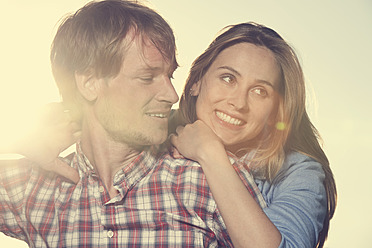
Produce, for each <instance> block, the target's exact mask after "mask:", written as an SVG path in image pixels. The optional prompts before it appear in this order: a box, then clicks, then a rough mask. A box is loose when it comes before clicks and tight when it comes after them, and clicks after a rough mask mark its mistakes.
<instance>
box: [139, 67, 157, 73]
mask: <svg viewBox="0 0 372 248" xmlns="http://www.w3.org/2000/svg"><path fill="white" fill-rule="evenodd" d="M158 70H160V67H151V66H144V67H141V68H138V70H137V72H154V71H158Z"/></svg>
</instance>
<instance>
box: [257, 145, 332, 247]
mask: <svg viewBox="0 0 372 248" xmlns="http://www.w3.org/2000/svg"><path fill="white" fill-rule="evenodd" d="M324 179H325V174H324V171H323V169H322V165H321V164H320V163H318V162H316V161H315V160H313V159H312V158H310V157H308V156H306V155H303V154H300V153H297V152H292V153H289V154H288V155H287V157H286V159H285V162H284V164H283V166H282V168H281V169H280V170H279V172H278V174H277V175H276V176H275V178H274V179H273V181H272V182H269V181H267V180H264V179H260V178H259V177H257V178H256V183H257V186H258V188H259V189H260V191H261V193H262V195H263V197H264V199H265V201H266V204H267V207H266V208H264V209H263V211H264V212H265V213H266V215H267V216H268V218H269V219H270V220H271V222H273V224H274V225H275V226H276V227H277V229H278V230H279V232H280V233H281V236H282V241H281V243H280V246H279V247H296V248H299V247H315V246H316V243H317V241H318V236H319V232H320V231H321V230H322V228H323V221H324V218H325V216H326V213H327V196H326V191H325V187H324V185H323V181H324Z"/></svg>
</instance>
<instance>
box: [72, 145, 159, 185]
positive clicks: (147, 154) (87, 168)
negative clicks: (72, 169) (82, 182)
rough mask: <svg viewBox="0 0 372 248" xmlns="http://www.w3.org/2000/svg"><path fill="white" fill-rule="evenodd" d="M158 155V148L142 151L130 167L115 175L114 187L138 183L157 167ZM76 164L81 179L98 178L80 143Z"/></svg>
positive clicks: (77, 147) (123, 168) (77, 148)
mask: <svg viewBox="0 0 372 248" xmlns="http://www.w3.org/2000/svg"><path fill="white" fill-rule="evenodd" d="M158 153H159V152H158V149H157V147H149V148H148V149H145V150H144V151H142V152H141V153H140V154H139V155H138V156H137V157H136V158H134V159H133V161H132V162H131V163H130V164H129V165H127V166H125V167H122V168H121V169H120V170H119V171H118V172H117V173H116V174H115V176H114V185H118V184H121V183H122V182H124V181H125V182H126V185H128V186H130V185H133V184H135V183H136V182H138V181H139V180H140V179H142V178H143V177H144V176H145V175H147V174H148V172H149V171H150V170H151V169H152V168H153V167H154V166H155V165H156V161H157V156H158ZM75 163H76V166H77V167H78V170H79V174H80V177H82V176H83V175H92V176H98V175H97V174H96V172H95V169H94V166H93V165H92V164H91V163H90V161H89V159H88V158H87V157H86V156H85V154H84V153H83V151H82V149H81V143H80V142H78V143H76V156H75Z"/></svg>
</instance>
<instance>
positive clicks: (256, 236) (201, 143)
mask: <svg viewBox="0 0 372 248" xmlns="http://www.w3.org/2000/svg"><path fill="white" fill-rule="evenodd" d="M171 141H172V143H173V145H174V146H175V147H176V148H177V149H178V150H179V151H180V152H181V153H182V154H183V155H184V156H185V157H187V158H190V159H192V160H195V161H197V162H199V164H200V165H201V166H202V168H203V171H204V173H205V175H206V178H207V180H208V184H209V187H210V189H211V191H212V194H213V197H214V198H215V200H216V203H217V205H218V209H219V210H220V212H221V215H222V217H223V219H224V221H225V224H226V226H227V229H228V232H229V235H230V237H231V239H232V241H233V243H234V246H235V247H278V246H279V244H280V242H281V234H280V232H279V231H278V229H277V228H276V227H275V226H274V224H273V223H272V222H271V221H270V219H269V218H268V217H267V216H266V214H265V213H264V212H263V211H262V209H261V207H260V206H259V205H258V204H257V203H256V201H255V200H254V198H253V197H252V196H251V194H250V193H249V192H248V190H247V189H246V187H245V186H244V184H243V182H242V181H241V180H240V178H239V176H238V174H237V173H236V172H235V169H234V168H233V167H232V165H231V164H230V161H229V159H228V157H227V155H226V151H225V148H224V146H223V144H222V143H221V141H220V140H219V139H218V137H217V136H216V135H215V134H214V133H213V132H212V131H211V130H210V129H209V128H208V127H207V126H206V125H205V124H204V123H203V122H202V121H196V122H195V123H193V124H189V125H186V126H185V127H184V128H183V127H179V128H177V136H176V135H173V136H172V137H171Z"/></svg>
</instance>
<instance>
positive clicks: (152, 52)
mask: <svg viewBox="0 0 372 248" xmlns="http://www.w3.org/2000/svg"><path fill="white" fill-rule="evenodd" d="M125 50H126V51H125V55H124V61H123V62H124V64H127V63H134V62H135V61H136V62H137V63H136V64H135V67H136V68H137V71H144V72H148V71H158V70H164V69H165V67H166V68H167V70H169V71H172V72H173V71H174V70H175V69H176V68H177V65H176V62H175V61H171V59H170V58H167V57H165V56H164V54H163V53H162V52H161V51H160V49H159V48H157V47H156V46H155V45H154V44H153V42H151V40H150V39H149V38H147V37H143V36H140V35H137V36H135V37H133V38H132V39H131V41H130V44H128V43H127V49H125Z"/></svg>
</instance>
